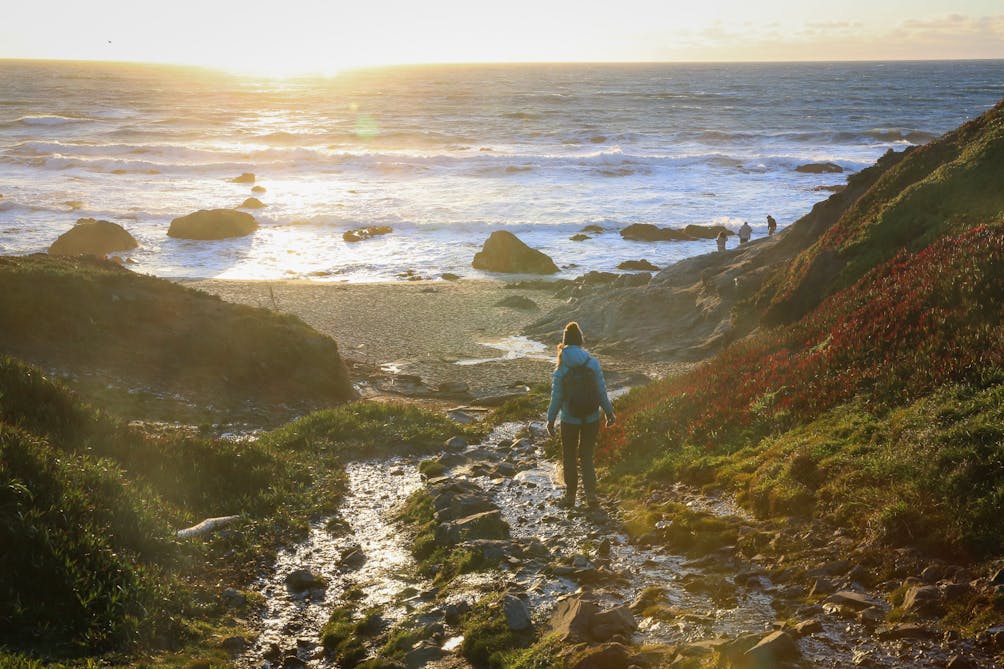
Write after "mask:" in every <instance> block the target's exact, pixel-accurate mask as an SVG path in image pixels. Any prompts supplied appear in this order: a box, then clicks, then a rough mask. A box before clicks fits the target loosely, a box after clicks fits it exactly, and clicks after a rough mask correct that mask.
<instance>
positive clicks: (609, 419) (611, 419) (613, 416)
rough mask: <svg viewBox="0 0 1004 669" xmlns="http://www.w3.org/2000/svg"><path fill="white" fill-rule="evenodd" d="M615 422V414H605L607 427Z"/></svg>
mask: <svg viewBox="0 0 1004 669" xmlns="http://www.w3.org/2000/svg"><path fill="white" fill-rule="evenodd" d="M616 422H617V416H615V415H613V414H610V415H609V416H607V427H610V426H612V425H613V424H614V423H616Z"/></svg>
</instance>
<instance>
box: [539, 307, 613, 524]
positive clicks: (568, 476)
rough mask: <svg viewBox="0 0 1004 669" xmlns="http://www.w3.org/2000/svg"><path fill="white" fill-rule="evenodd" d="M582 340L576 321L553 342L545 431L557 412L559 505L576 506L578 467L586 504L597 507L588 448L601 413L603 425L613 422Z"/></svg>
mask: <svg viewBox="0 0 1004 669" xmlns="http://www.w3.org/2000/svg"><path fill="white" fill-rule="evenodd" d="M582 343H583V339H582V330H580V329H579V324H578V323H575V322H572V323H569V324H568V325H566V326H565V332H564V334H563V335H562V338H561V344H560V345H559V346H558V365H557V367H555V369H554V373H553V374H552V375H551V404H550V406H549V407H548V408H547V432H548V434H551V435H553V434H554V421H555V419H556V418H557V417H558V412H559V411H560V412H561V469H562V473H563V474H564V478H565V497H564V499H563V500H562V501H561V506H563V507H566V508H569V509H570V508H572V507H573V506H575V492H576V488H577V487H578V482H579V476H578V466H579V465H581V467H582V491H583V492H584V493H585V497H586V504H587V505H588V506H589V507H590V508H596V507H597V506H599V502H598V501H597V499H596V469H595V467H594V466H593V450H594V449H595V447H596V437H597V436H598V435H599V433H600V411H601V410H602V411H603V413H604V414H606V417H607V426H610V425H613V424H614V421H615V420H616V419H615V417H614V408H613V405H611V404H610V397H608V396H607V384H606V381H605V380H604V379H603V370H602V369H601V368H600V363H599V361H598V360H597V359H596V358H594V357H593V356H591V355H589V353H588V352H587V351H586V349H584V348H582ZM576 461H578V462H576Z"/></svg>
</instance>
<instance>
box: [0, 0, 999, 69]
mask: <svg viewBox="0 0 1004 669" xmlns="http://www.w3.org/2000/svg"><path fill="white" fill-rule="evenodd" d="M3 14H4V20H3V22H2V23H0V58H38V59H69V60H109V61H139V62H162V63H179V64H191V65H200V66H206V67H215V68H223V69H228V70H233V71H240V72H246V73H261V74H302V73H333V72H337V71H339V70H342V69H346V68H351V67H360V66H371V65H388V64H405V63H463V62H577V61H587V62H604V61H629V62H634V61H777V60H796V61H799V60H892V59H910V60H914V59H916V60H919V59H957V58H1004V2H1002V1H1001V0H841V1H840V2H827V3H823V2H812V1H809V0H798V1H792V0H687V1H685V2H680V1H678V0H616V1H613V2H611V1H605V2H596V1H593V0H574V1H573V0H490V1H489V0H348V1H346V0H282V1H281V2H272V3H268V4H264V3H255V2H249V1H248V0H239V1H238V0H173V1H172V2H152V1H150V0H146V1H144V0H89V1H88V2H80V1H79V0H48V1H46V2H17V3H9V4H8V6H6V7H5V8H4V11H3Z"/></svg>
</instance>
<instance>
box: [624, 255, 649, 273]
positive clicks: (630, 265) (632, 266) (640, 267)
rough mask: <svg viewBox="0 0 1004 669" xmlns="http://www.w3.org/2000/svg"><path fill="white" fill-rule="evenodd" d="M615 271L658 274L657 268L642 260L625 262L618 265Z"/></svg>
mask: <svg viewBox="0 0 1004 669" xmlns="http://www.w3.org/2000/svg"><path fill="white" fill-rule="evenodd" d="M617 269H622V270H625V271H628V272H631V271H644V272H658V271H659V268H658V267H656V266H655V265H653V264H652V263H650V262H649V261H647V260H645V259H644V258H642V259H641V260H625V261H624V262H622V263H621V264H620V265H617Z"/></svg>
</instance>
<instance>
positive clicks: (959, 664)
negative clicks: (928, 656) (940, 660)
mask: <svg viewBox="0 0 1004 669" xmlns="http://www.w3.org/2000/svg"><path fill="white" fill-rule="evenodd" d="M945 669H978V665H977V664H976V663H975V662H973V661H972V660H970V659H969V658H968V657H965V656H963V655H954V656H952V658H951V659H950V660H948V664H946V665H945Z"/></svg>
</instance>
